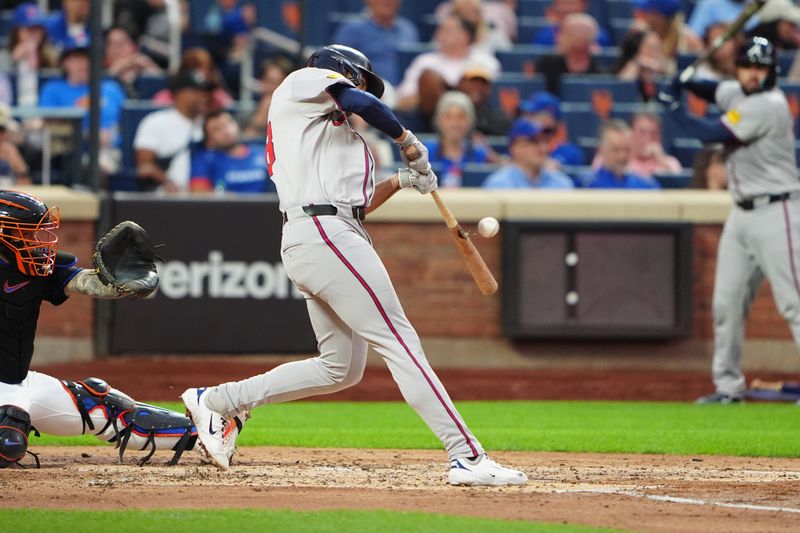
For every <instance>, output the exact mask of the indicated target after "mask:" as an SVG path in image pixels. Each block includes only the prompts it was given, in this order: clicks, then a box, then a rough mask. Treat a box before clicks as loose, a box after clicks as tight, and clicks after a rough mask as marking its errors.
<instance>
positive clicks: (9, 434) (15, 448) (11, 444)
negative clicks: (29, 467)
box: [0, 405, 39, 468]
mask: <svg viewBox="0 0 800 533" xmlns="http://www.w3.org/2000/svg"><path fill="white" fill-rule="evenodd" d="M34 431H35V430H34ZM30 432H31V417H30V415H29V414H28V412H27V411H25V410H24V409H20V408H19V407H17V406H16V405H0V468H6V467H7V466H11V465H13V464H15V463H19V462H20V461H21V460H22V458H23V457H25V454H26V453H30V454H31V455H33V457H34V458H35V459H36V466H37V467H38V466H39V458H38V457H36V455H35V454H33V453H32V452H28V435H29V434H30ZM37 435H38V433H37Z"/></svg>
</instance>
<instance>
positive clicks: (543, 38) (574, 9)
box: [531, 0, 613, 46]
mask: <svg viewBox="0 0 800 533" xmlns="http://www.w3.org/2000/svg"><path fill="white" fill-rule="evenodd" d="M588 7H589V6H588V2H587V0H553V3H552V5H551V6H550V7H549V8H547V10H546V12H545V15H546V16H547V18H548V19H549V20H550V21H551V22H552V24H551V25H550V26H545V27H543V28H540V29H539V30H538V31H537V32H536V34H535V35H534V36H533V42H532V43H531V44H538V45H542V46H555V45H556V43H557V42H558V30H559V29H560V28H561V22H562V21H563V20H564V18H565V17H566V16H567V15H571V14H573V13H586V11H587V9H588ZM596 39H597V40H596V44H598V45H600V46H611V45H612V44H613V42H612V41H611V36H610V35H609V33H608V31H607V30H606V29H605V28H602V27H598V29H597V36H596Z"/></svg>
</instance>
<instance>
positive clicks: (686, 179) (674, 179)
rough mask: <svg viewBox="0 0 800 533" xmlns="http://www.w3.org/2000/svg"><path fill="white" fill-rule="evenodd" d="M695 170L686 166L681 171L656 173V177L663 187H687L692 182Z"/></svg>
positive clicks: (654, 176) (654, 177)
mask: <svg viewBox="0 0 800 533" xmlns="http://www.w3.org/2000/svg"><path fill="white" fill-rule="evenodd" d="M693 177H694V171H693V170H692V169H691V168H685V169H683V170H681V171H680V172H679V173H677V174H674V173H669V174H654V175H653V179H655V180H656V181H657V182H658V184H659V185H661V188H662V189H686V188H687V187H688V186H689V184H690V183H691V182H692V178H693Z"/></svg>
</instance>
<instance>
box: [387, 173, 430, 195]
mask: <svg viewBox="0 0 800 533" xmlns="http://www.w3.org/2000/svg"><path fill="white" fill-rule="evenodd" d="M397 177H398V178H399V181H400V188H401V189H409V188H412V187H413V188H414V189H416V190H417V191H419V193H420V194H428V193H429V192H433V191H435V190H436V188H437V187H438V186H439V184H438V181H439V179H438V178H437V177H436V174H435V173H434V172H433V170H430V171H429V172H428V173H427V174H421V173H419V172H417V171H416V170H414V169H413V168H401V169H400V170H398V171H397Z"/></svg>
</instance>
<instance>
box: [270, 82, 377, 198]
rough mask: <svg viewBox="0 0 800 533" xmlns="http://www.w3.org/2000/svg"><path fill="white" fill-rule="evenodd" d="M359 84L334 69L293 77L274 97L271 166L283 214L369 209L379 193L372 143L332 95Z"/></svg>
mask: <svg viewBox="0 0 800 533" xmlns="http://www.w3.org/2000/svg"><path fill="white" fill-rule="evenodd" d="M336 83H346V84H348V85H351V86H352V85H353V83H352V82H351V81H350V80H348V79H347V78H345V77H344V76H342V75H341V74H339V73H338V72H334V71H332V70H327V69H319V68H310V67H309V68H303V69H300V70H298V71H296V72H293V73H291V74H289V76H287V77H286V79H285V80H283V82H282V83H281V84H280V85H279V86H278V88H277V89H276V90H275V93H274V94H273V96H272V104H271V105H270V109H269V122H268V123H267V164H268V170H269V175H270V178H271V179H272V181H274V182H275V187H276V188H277V190H278V196H279V198H280V210H281V211H283V212H286V210H287V209H290V208H292V207H297V206H303V205H310V204H342V205H351V206H366V205H369V202H370V200H371V198H372V194H373V192H374V189H375V161H374V159H373V157H372V154H371V153H370V151H369V148H368V147H367V143H366V142H365V141H364V139H363V138H362V137H361V135H359V134H358V132H356V131H355V130H354V129H353V128H352V127H351V126H350V124H349V123H348V121H347V117H346V115H345V113H344V112H343V111H342V110H340V109H339V107H338V105H337V103H336V101H335V100H334V99H333V96H331V95H330V94H329V93H328V92H327V90H326V89H327V88H328V87H330V86H331V85H333V84H336Z"/></svg>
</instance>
